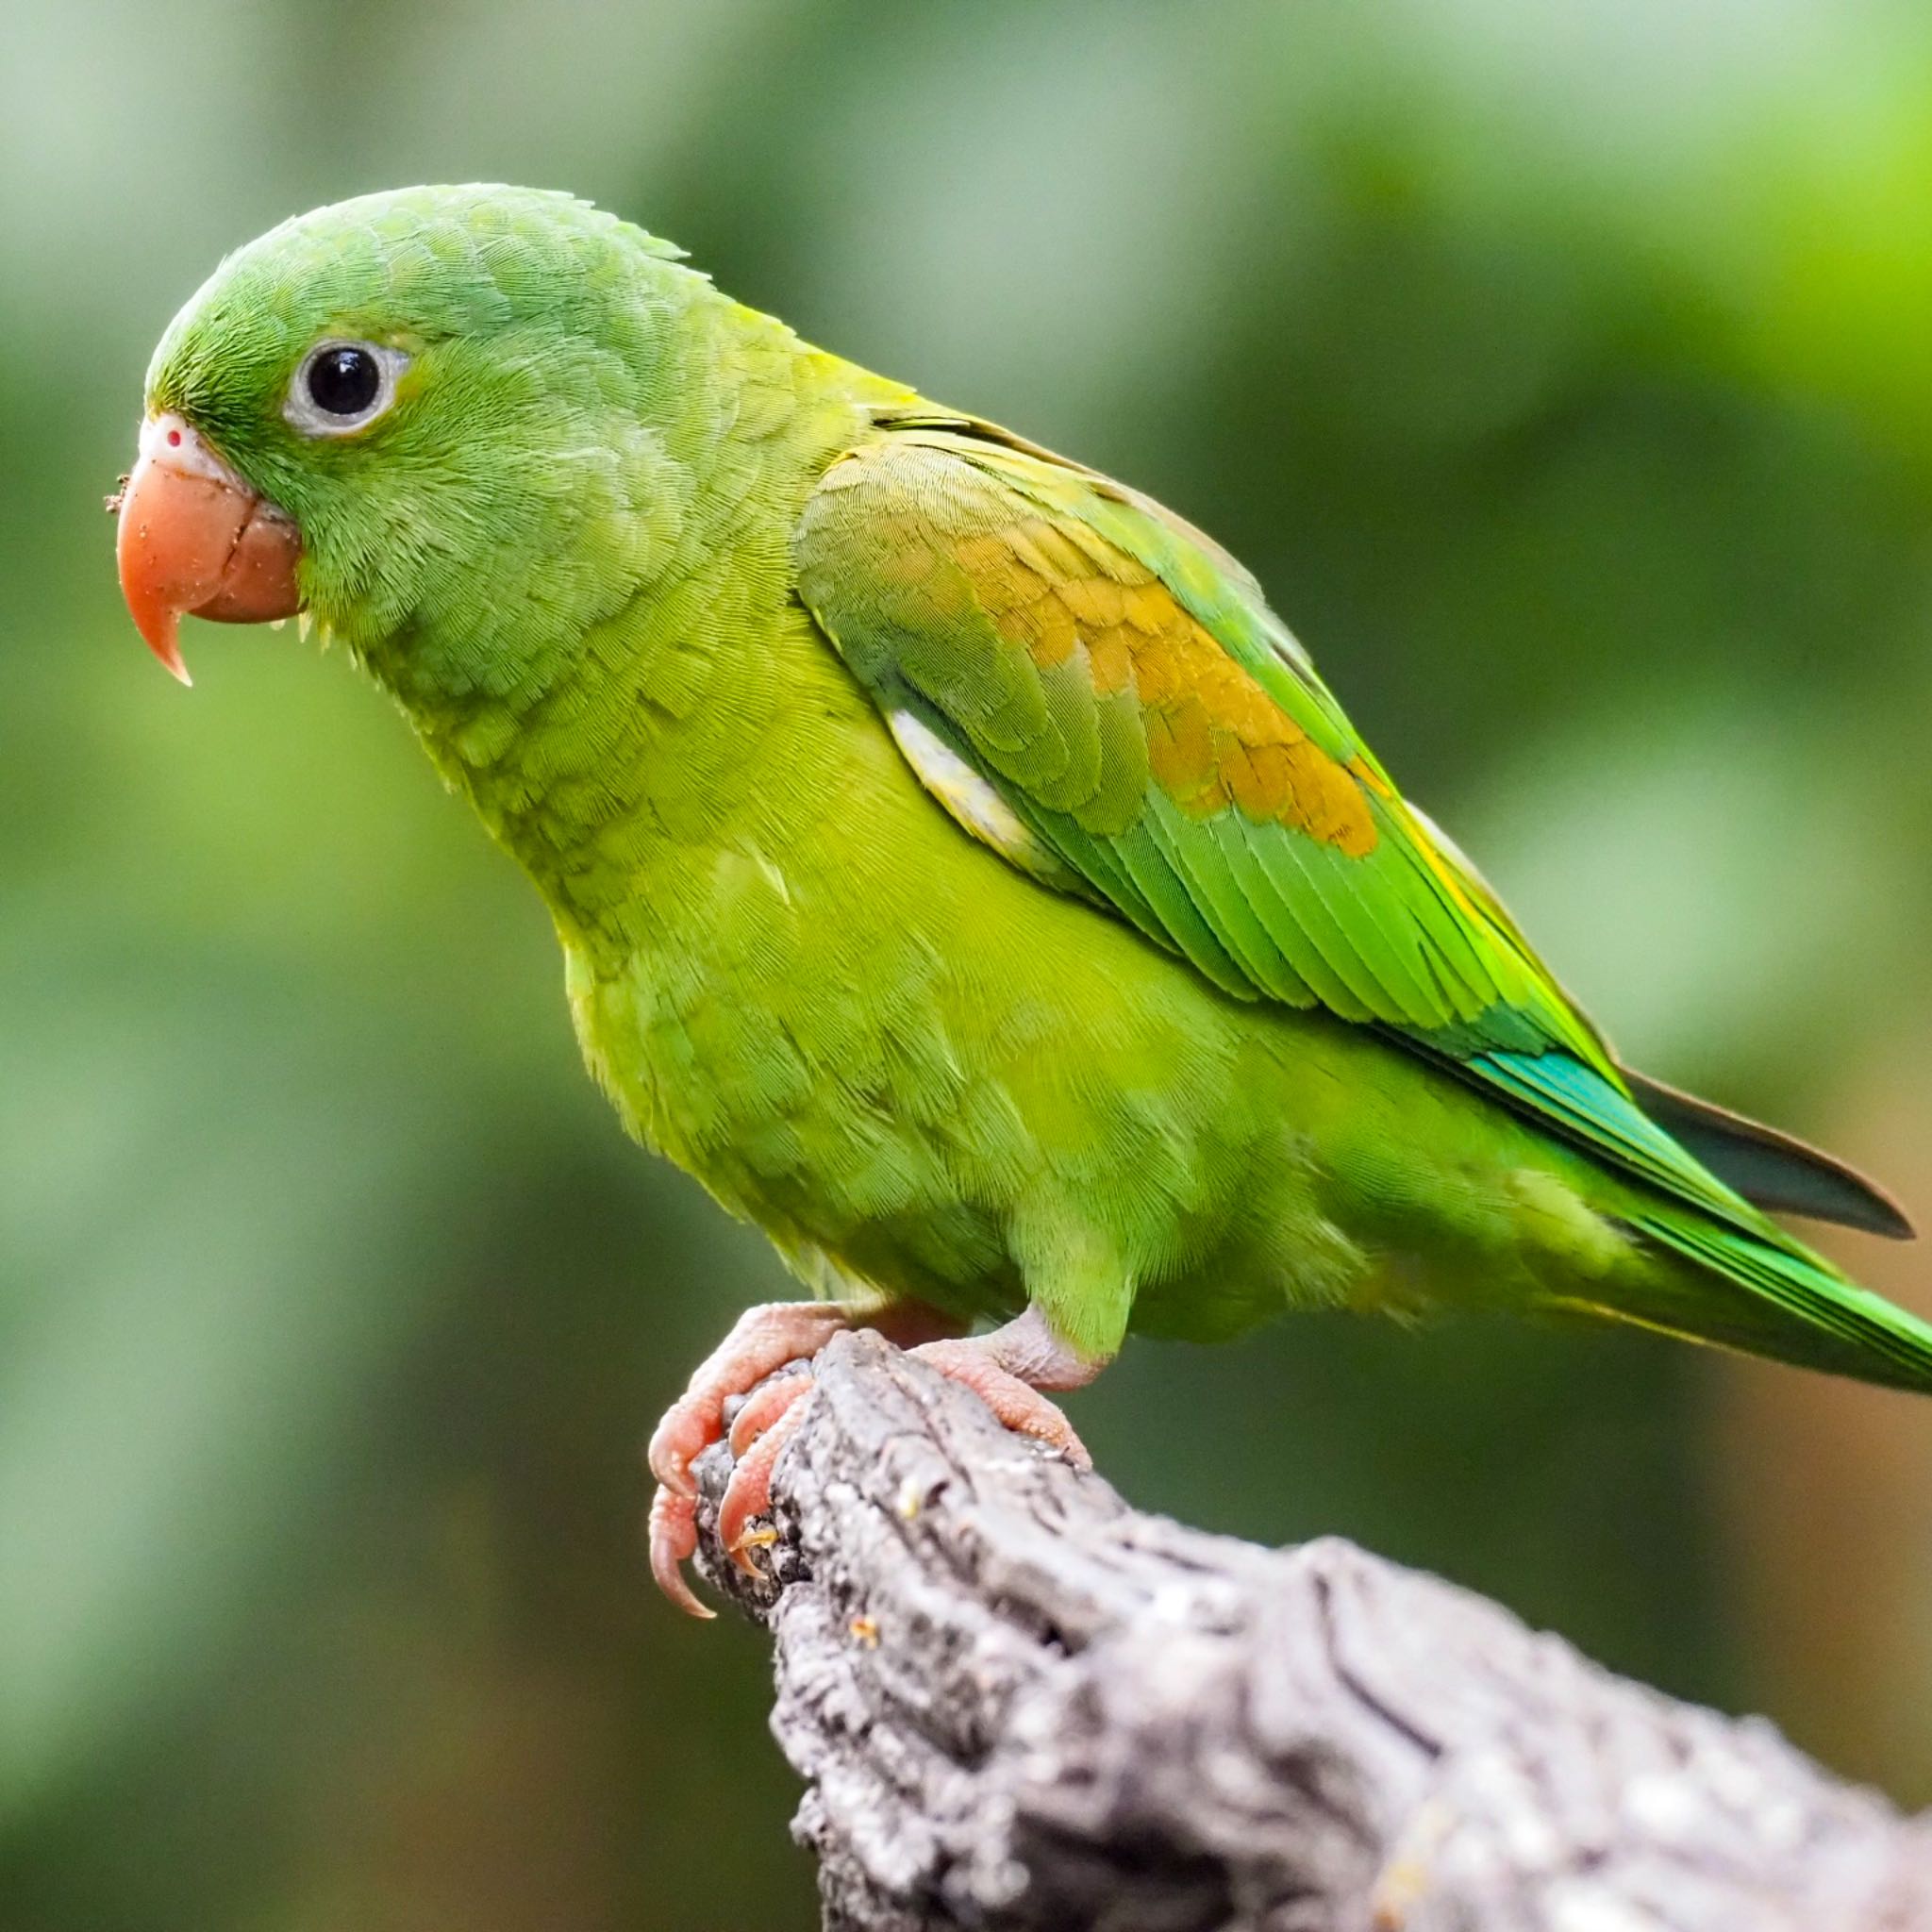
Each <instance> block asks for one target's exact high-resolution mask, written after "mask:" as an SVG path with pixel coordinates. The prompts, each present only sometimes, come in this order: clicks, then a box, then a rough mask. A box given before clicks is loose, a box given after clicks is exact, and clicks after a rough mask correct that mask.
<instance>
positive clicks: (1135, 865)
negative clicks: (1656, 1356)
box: [795, 415, 1778, 1240]
mask: <svg viewBox="0 0 1932 1932" xmlns="http://www.w3.org/2000/svg"><path fill="white" fill-rule="evenodd" d="M795 549H796V562H797V569H798V581H799V589H800V594H801V596H802V598H803V600H804V602H805V604H806V606H807V607H808V609H809V610H810V611H811V612H812V614H813V616H814V618H815V619H816V621H817V622H818V624H819V625H820V626H821V627H822V629H823V630H824V633H825V635H826V636H827V637H828V638H829V639H830V640H831V641H832V643H833V644H834V646H835V647H836V648H837V649H838V650H839V652H840V653H841V655H842V656H843V658H845V660H846V662H847V663H848V664H849V665H850V666H851V668H852V670H853V671H854V673H855V674H856V675H858V679H859V680H860V682H861V683H862V684H863V685H864V686H865V687H866V689H867V690H868V691H870V693H871V694H872V696H873V697H874V701H875V702H876V703H877V704H878V705H879V707H880V708H881V709H882V710H883V711H884V712H885V713H886V714H887V716H888V718H889V720H890V721H891V723H892V726H893V729H894V731H895V732H896V733H897V734H898V736H899V741H900V743H901V745H902V747H903V748H905V749H906V750H907V752H908V757H909V758H911V760H912V762H913V764H914V766H915V768H916V769H917V770H918V771H919V772H920V774H921V776H922V777H923V778H924V781H925V782H926V784H927V785H928V787H929V788H930V789H932V790H933V791H935V792H936V793H938V794H939V795H940V796H941V799H942V800H943V801H944V802H945V803H946V804H947V806H948V808H949V809H952V810H953V811H954V812H955V815H956V816H958V817H959V818H960V820H961V822H962V823H964V824H967V825H968V826H969V828H970V829H972V830H973V831H974V832H975V833H976V834H977V835H978V836H980V837H981V838H983V839H985V840H987V841H988V842H989V843H991V844H993V845H994V846H995V847H996V848H998V849H1000V850H1002V851H1003V852H1005V853H1006V855H1007V856H1008V858H1012V859H1013V860H1014V861H1015V862H1016V863H1020V864H1023V865H1025V866H1026V867H1027V869H1029V870H1030V871H1033V872H1034V873H1035V874H1036V875H1038V876H1040V877H1041V878H1043V879H1046V880H1048V881H1049V882H1050V883H1054V884H1058V885H1060V886H1062V887H1063V888H1065V889H1068V890H1073V891H1081V892H1084V893H1085V894H1086V895H1087V896H1089V897H1091V898H1093V899H1095V900H1097V901H1099V902H1100V903H1101V904H1103V905H1104V906H1106V907H1108V908H1110V909H1111V910H1113V911H1114V912H1116V913H1117V914H1118V915H1119V916H1121V917H1123V918H1124V919H1127V920H1129V921H1131V922H1132V923H1133V924H1135V925H1137V926H1138V927H1140V929H1141V931H1142V932H1144V933H1145V934H1147V935H1148V936H1149V937H1150V938H1152V939H1153V940H1155V941H1158V943H1160V944H1162V945H1164V946H1167V947H1169V948H1171V949H1173V950H1174V951H1175V952H1177V953H1179V954H1180V955H1182V956H1183V957H1184V958H1187V959H1188V960H1189V961H1190V962H1191V964H1192V965H1193V966H1194V967H1195V968H1196V969H1198V970H1199V971H1200V972H1201V973H1202V974H1205V975H1206V976H1207V977H1208V979H1210V980H1211V981H1213V982H1214V984H1215V985H1217V986H1218V987H1220V988H1222V989H1223V990H1224V991H1226V992H1228V993H1230V994H1232V995H1234V996H1236V997H1239V998H1245V999H1266V1000H1277V1001H1282V1002H1285V1003H1287V1004H1289V1005H1291V1006H1296V1007H1301V1008H1318V1007H1319V1008H1326V1009H1327V1010H1328V1011H1329V1012H1331V1013H1333V1014H1335V1015H1337V1016H1338V1017H1339V1018H1341V1019H1343V1020H1347V1021H1352V1022H1355V1023H1357V1024H1368V1025H1374V1026H1377V1027H1379V1028H1382V1029H1384V1030H1385V1031H1387V1032H1388V1033H1389V1034H1391V1036H1392V1037H1394V1038H1396V1039H1398V1040H1399V1041H1402V1042H1403V1043H1404V1044H1406V1045H1407V1046H1408V1047H1410V1048H1412V1049H1413V1050H1415V1051H1417V1052H1420V1053H1423V1054H1425V1055H1428V1056H1430V1057H1431V1058H1435V1059H1436V1060H1438V1061H1440V1062H1441V1063H1442V1064H1443V1065H1444V1066H1445V1067H1447V1068H1450V1069H1452V1070H1453V1071H1454V1072H1456V1073H1457V1074H1459V1075H1461V1076H1462V1077H1464V1078H1466V1079H1468V1080H1470V1081H1471V1082H1473V1083H1474V1084H1475V1085H1477V1086H1479V1087H1481V1088H1483V1089H1485V1090H1486V1091H1489V1092H1490V1093H1491V1094H1492V1095H1493V1096H1494V1097H1496V1098H1498V1099H1500V1100H1501V1101H1503V1102H1504V1103H1506V1104H1507V1105H1508V1106H1510V1107H1512V1108H1516V1109H1518V1110H1519V1111H1521V1112H1523V1113H1524V1114H1526V1115H1528V1116H1530V1117H1532V1118H1534V1119H1535V1120H1537V1121H1539V1122H1540V1123H1541V1124H1544V1125H1546V1126H1548V1127H1550V1128H1552V1129H1554V1130H1555V1131H1557V1132H1558V1133H1559V1134H1561V1135H1563V1136H1565V1137H1566V1138H1568V1139H1569V1140H1571V1141H1574V1142H1576V1143H1578V1144H1580V1145H1582V1146H1584V1147H1586V1148H1588V1149H1589V1150H1591V1152H1592V1153H1594V1154H1596V1155H1597V1156H1599V1157H1600V1158H1603V1159H1605V1160H1607V1162H1609V1163H1610V1164H1611V1165H1613V1166H1614V1167H1617V1168H1620V1169H1622V1170H1624V1172H1626V1173H1628V1174H1633V1175H1636V1176H1639V1177H1641V1179H1643V1180H1645V1181H1647V1182H1649V1183H1651V1184H1652V1185H1654V1186H1655V1187H1657V1188H1658V1189H1660V1190H1662V1191H1665V1192H1666V1193H1667V1194H1670V1195H1674V1196H1675V1197H1677V1198H1678V1199H1680V1200H1682V1201H1685V1202H1687V1203H1689V1204H1691V1205H1693V1206H1694V1207H1696V1208H1700V1209H1702V1210H1704V1211H1705V1212H1707V1213H1710V1214H1714V1215H1716V1216H1717V1217H1718V1218H1719V1219H1720V1220H1721V1221H1724V1222H1728V1223H1730V1224H1733V1225H1735V1226H1737V1227H1740V1228H1741V1229H1745V1230H1748V1231H1749V1232H1750V1233H1752V1234H1753V1235H1755V1236H1757V1237H1759V1238H1763V1237H1765V1236H1766V1234H1767V1232H1768V1229H1769V1224H1767V1223H1766V1222H1765V1221H1764V1220H1763V1218H1762V1217H1761V1216H1760V1215H1759V1214H1757V1212H1755V1211H1754V1210H1753V1209H1752V1208H1750V1207H1749V1206H1748V1205H1747V1204H1746V1202H1745V1201H1744V1200H1743V1199H1742V1198H1740V1196H1739V1195H1738V1194H1736V1193H1734V1192H1733V1191H1731V1190H1730V1189H1729V1188H1727V1187H1726V1186H1724V1184H1723V1183H1722V1182H1721V1181H1719V1180H1718V1179H1717V1178H1716V1177H1715V1176H1714V1175H1712V1174H1710V1173H1709V1172H1708V1171H1707V1170H1706V1169H1705V1168H1704V1167H1703V1166H1702V1165H1700V1164H1699V1162H1698V1161H1696V1160H1695V1159H1694V1158H1691V1155H1690V1154H1688V1153H1687V1152H1686V1151H1685V1150H1684V1149H1683V1148H1682V1147H1680V1146H1679V1145H1678V1143H1677V1142H1676V1141H1674V1139H1673V1138H1672V1137H1671V1136H1670V1135H1669V1134H1668V1133H1666V1132H1665V1131H1664V1130H1663V1129H1662V1128H1661V1127H1659V1126H1657V1124H1655V1123H1654V1122H1652V1121H1651V1120H1650V1119H1649V1117H1648V1116H1647V1115H1646V1114H1645V1113H1644V1112H1643V1110H1642V1109H1641V1108H1640V1107H1639V1106H1638V1105H1637V1103H1636V1102H1635V1101H1634V1100H1633V1098H1632V1096H1631V1092H1630V1089H1629V1086H1628V1083H1627V1081H1626V1079H1625V1077H1624V1074H1623V1073H1622V1072H1621V1071H1620V1069H1619V1068H1618V1067H1617V1065H1616V1062H1615V1060H1614V1058H1612V1056H1611V1055H1610V1053H1609V1051H1608V1049H1607V1046H1606V1044H1605V1042H1604V1041H1603V1040H1602V1039H1601V1037H1600V1036H1599V1035H1598V1034H1597V1032H1596V1031H1595V1029H1594V1028H1593V1027H1592V1026H1591V1024H1590V1022H1589V1021H1588V1020H1587V1019H1586V1018H1585V1017H1584V1016H1583V1015H1582V1014H1581V1013H1580V1012H1579V1011H1578V1010H1577V1009H1576V1008H1575V1007H1574V1005H1573V1004H1572V1003H1571V1001H1570V1000H1569V999H1568V998H1567V997H1566V996H1565V995H1564V993H1563V991H1562V990H1561V989H1560V988H1559V987H1558V986H1557V982H1556V981H1555V979H1554V978H1552V976H1551V975H1550V974H1549V973H1548V972H1547V970H1546V969H1545V968H1544V967H1543V966H1542V965H1541V962H1540V961H1539V960H1538V959H1537V958H1536V957H1535V955H1534V953H1533V952H1532V951H1531V950H1530V948H1529V947H1528V945H1527V944H1526V943H1525V941H1524V939H1523V937H1522V935H1521V933H1520V932H1519V931H1518V930H1517V928H1516V926H1515V925H1514V924H1513V923H1512V922H1511V921H1510V920H1509V918H1508V915H1507V912H1505V911H1504V910H1503V908H1502V907H1501V906H1500V903H1499V902H1497V901H1496V899H1495V897H1494V895H1493V893H1491V892H1490V891H1489V890H1488V888H1487V887H1486V886H1484V885H1483V884H1482V882H1481V880H1480V878H1479V876H1478V875H1477V874H1474V870H1473V868H1470V867H1469V865H1468V862H1467V861H1466V860H1465V859H1463V858H1462V857H1461V855H1460V854H1459V853H1457V851H1456V849H1455V847H1454V846H1453V845H1451V844H1450V843H1449V842H1448V841H1446V840H1444V839H1443V838H1442V837H1441V834H1440V833H1438V832H1437V831H1436V829H1435V828H1434V827H1433V826H1432V825H1431V824H1429V823H1428V821H1427V820H1426V819H1425V818H1424V816H1423V815H1422V814H1421V813H1420V812H1418V811H1416V810H1414V809H1412V808H1410V807H1409V806H1408V805H1407V803H1406V802H1405V801H1404V800H1403V799H1402V797H1401V796H1400V794H1399V793H1398V792H1397V791H1396V789H1395V787H1394V786H1393V784H1392V783H1391V781H1390V779H1389V777H1388V774H1386V773H1385V772H1384V771H1383V769H1382V768H1381V766H1380V765H1379V764H1378V763H1377V762H1376V760H1375V759H1374V756H1373V755H1372V754H1371V753H1370V751H1369V750H1368V748H1367V746H1365V745H1364V744H1363V743H1362V741H1361V740H1360V739H1359V738H1358V736H1357V733H1356V731H1355V729H1354V727H1353V726H1352V725H1351V724H1350V723H1349V721H1348V719H1347V717H1346V716H1345V715H1344V713H1343V712H1342V710H1341V707H1340V706H1339V705H1338V704H1337V703H1336V701H1335V699H1334V697H1333V695H1332V694H1331V693H1330V692H1329V691H1328V690H1327V688H1326V687H1325V686H1324V684H1323V682H1322V681H1321V679H1320V677H1319V676H1318V675H1316V672H1315V669H1314V666H1313V665H1312V664H1311V663H1310V661H1309V659H1308V658H1307V654H1306V653H1305V652H1304V651H1303V650H1302V648H1301V646H1300V645H1299V644H1298V643H1297V642H1296V641H1295V640H1294V639H1293V638H1292V637H1291V635H1290V633H1289V632H1288V630H1287V629H1286V628H1285V626H1283V625H1282V624H1281V623H1280V621H1279V620H1278V619H1277V618H1276V617H1275V616H1274V613H1273V612H1272V611H1271V610H1270V609H1269V608H1268V606H1267V604H1266V602H1265V600H1264V599H1263V597H1262V594H1261V592H1260V590H1259V589H1258V587H1257V585H1256V583H1255V581H1254V579H1253V578H1252V577H1251V576H1250V575H1248V574H1247V573H1246V572H1245V571H1244V570H1243V569H1242V568H1241V566H1240V565H1239V564H1238V563H1237V562H1236V561H1235V560H1234V559H1233V558H1230V557H1229V556H1228V555H1227V554H1226V553H1225V552H1224V551H1222V550H1221V549H1219V548H1218V547H1217V546H1216V545H1215V544H1213V543H1212V542H1211V541H1209V540H1208V538H1206V537H1204V536H1202V535H1201V534H1200V533H1199V532H1198V531H1195V530H1193V529H1191V527H1190V526H1189V525H1186V524H1184V523H1183V522H1181V521H1180V520H1179V519H1178V518H1176V517H1174V516H1173V515H1172V514H1171V513H1169V512H1168V511H1166V510H1164V509H1162V508H1160V507H1159V506H1158V505H1157V504H1155V503H1153V502H1152V501H1150V500H1149V499H1147V498H1144V497H1141V496H1140V495H1138V494H1136V493H1135V492H1133V491H1129V490H1126V489H1124V488H1123V487H1122V486H1121V485H1119V484H1116V483H1113V482H1111V481H1109V480H1108V479H1107V478H1105V477H1102V476H1099V475H1095V474H1094V473H1092V472H1091V471H1088V470H1085V469H1082V468H1080V467H1078V466H1076V465H1074V464H1072V463H1069V462H1067V461H1065V460H1064V459H1062V458H1056V457H1054V456H1052V455H1051V454H1050V453H1048V452H1046V451H1043V450H1040V449H1038V448H1036V447H1034V446H1032V445H1030V444H1026V443H1023V442H1021V441H1019V440H1018V439H1016V438H1012V437H1009V436H1008V435H1007V434H1006V433H1005V432H1003V431H999V430H996V429H993V428H991V427H990V426H989V425H980V424H975V423H973V422H971V421H970V420H968V419H964V418H950V417H942V416H938V415H932V416H924V417H900V418H897V419H895V420H892V421H890V422H885V423H882V424H881V425H880V427H879V430H878V433H877V434H876V435H875V436H874V438H872V439H871V440H869V441H865V442H863V443H861V444H860V445H858V447H856V448H854V449H853V450H851V451H849V452H848V453H847V454H846V455H845V456H843V457H842V458H841V459H840V460H839V461H838V462H836V463H835V464H834V465H833V466H832V467H831V469H830V470H829V471H828V472H827V474H826V475H825V476H824V479H823V480H822V482H821V484H820V486H819V488H818V490H817V491H816V492H815V493H814V495H813V497H812V499H811V500H810V502H809V504H808V508H807V509H806V512H805V515H804V517H803V519H802V521H801V524H800V526H799V529H798V533H797V537H796V543H795ZM1771 1238H1772V1239H1774V1240H1775V1239H1777V1238H1778V1237H1777V1236H1776V1235H1775V1234H1772V1236H1771Z"/></svg>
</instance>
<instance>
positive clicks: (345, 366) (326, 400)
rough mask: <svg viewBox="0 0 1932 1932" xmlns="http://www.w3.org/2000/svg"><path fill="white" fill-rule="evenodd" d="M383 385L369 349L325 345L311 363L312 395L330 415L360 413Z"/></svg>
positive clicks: (324, 411) (318, 405)
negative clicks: (326, 347)
mask: <svg viewBox="0 0 1932 1932" xmlns="http://www.w3.org/2000/svg"><path fill="white" fill-rule="evenodd" d="M381 387H382V371H381V370H380V369H378V368H377V367H376V365H375V357H374V356H372V355H371V354H370V353H369V351H368V350H367V349H350V348H341V349H325V350H323V352H322V353H321V354H320V355H319V356H317V357H316V358H315V359H314V361H312V362H311V363H309V365H308V399H309V401H310V402H312V403H313V404H314V405H315V407H316V408H318V409H320V410H321V411H322V412H323V413H324V414H325V415H327V416H359V415H360V414H361V413H362V411H363V410H364V409H366V408H368V407H369V406H370V404H371V403H373V402H374V401H375V392H376V391H377V390H379V389H380V388H381Z"/></svg>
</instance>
